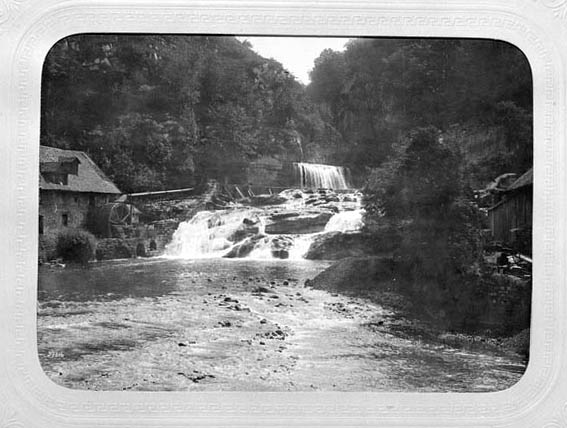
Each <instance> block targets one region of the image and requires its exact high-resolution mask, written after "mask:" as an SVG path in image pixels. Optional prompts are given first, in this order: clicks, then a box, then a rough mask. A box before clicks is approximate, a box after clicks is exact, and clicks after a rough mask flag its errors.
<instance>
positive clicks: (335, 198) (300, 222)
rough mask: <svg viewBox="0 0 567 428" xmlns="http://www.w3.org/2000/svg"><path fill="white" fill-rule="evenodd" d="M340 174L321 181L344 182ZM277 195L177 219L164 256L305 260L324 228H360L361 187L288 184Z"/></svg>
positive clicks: (343, 229)
mask: <svg viewBox="0 0 567 428" xmlns="http://www.w3.org/2000/svg"><path fill="white" fill-rule="evenodd" d="M323 166H325V165H323ZM332 168H334V167H332ZM335 171H340V170H339V169H338V168H337V169H335ZM329 175H330V176H331V174H329ZM337 176H338V174H337ZM337 176H335V177H331V178H329V177H327V178H325V180H328V181H327V182H325V181H324V180H323V179H322V178H321V177H319V179H320V180H321V184H322V185H325V183H328V182H329V181H330V182H332V181H333V180H335V183H338V184H337V185H342V186H343V187H346V180H344V176H342V181H341V180H339V178H337ZM310 183H311V182H310ZM278 196H279V197H281V198H282V199H283V202H282V203H280V204H277V205H264V206H257V207H252V206H246V205H238V206H236V207H231V208H230V209H223V210H216V211H201V212H198V213H197V214H195V216H194V217H193V218H191V219H190V220H187V221H185V222H182V223H180V224H179V226H178V228H177V230H176V231H175V233H174V234H173V237H172V240H171V242H170V243H169V244H168V245H167V246H166V249H165V257H172V258H183V259H203V258H217V257H226V258H248V259H288V260H301V259H303V257H304V255H305V254H306V253H307V251H308V250H309V248H310V246H311V244H312V243H313V241H314V240H315V239H316V238H317V237H318V236H320V235H321V234H325V233H328V232H342V233H350V232H356V231H358V230H360V229H361V228H362V226H363V220H362V219H363V213H364V210H363V208H362V205H361V197H360V194H359V192H341V193H336V192H333V191H332V190H325V191H319V192H312V191H305V192H303V191H301V190H299V189H288V190H284V191H282V192H280V193H279V195H278ZM332 211H334V214H333V215H331V213H332ZM274 225H277V227H276V228H275V229H274Z"/></svg>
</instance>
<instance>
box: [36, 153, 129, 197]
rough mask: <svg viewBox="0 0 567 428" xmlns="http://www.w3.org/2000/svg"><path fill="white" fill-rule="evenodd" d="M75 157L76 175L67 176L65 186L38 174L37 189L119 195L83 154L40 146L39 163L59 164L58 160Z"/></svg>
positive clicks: (115, 188) (116, 189) (112, 184)
mask: <svg viewBox="0 0 567 428" xmlns="http://www.w3.org/2000/svg"><path fill="white" fill-rule="evenodd" d="M71 157H75V158H77V160H78V161H79V165H78V174H77V175H74V174H69V175H68V176H67V184H59V183H53V182H50V181H48V180H46V179H45V177H43V176H42V174H41V173H40V174H39V188H40V189H42V190H61V191H67V192H88V193H111V194H119V193H121V192H120V190H118V188H117V187H116V186H115V185H114V183H113V182H112V181H110V180H109V179H108V177H107V176H106V175H105V174H104V173H103V172H102V171H101V170H100V168H99V167H98V166H96V164H95V163H94V162H93V161H92V160H91V158H90V157H89V156H88V155H87V154H86V153H85V152H81V151H77V150H63V149H57V148H55V147H47V146H40V148H39V162H40V164H41V163H52V162H59V161H60V158H67V159H68V158H71Z"/></svg>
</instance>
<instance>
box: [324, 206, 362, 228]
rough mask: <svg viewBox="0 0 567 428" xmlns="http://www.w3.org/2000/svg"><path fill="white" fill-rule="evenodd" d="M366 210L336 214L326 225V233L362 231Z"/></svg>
mask: <svg viewBox="0 0 567 428" xmlns="http://www.w3.org/2000/svg"><path fill="white" fill-rule="evenodd" d="M363 215H364V210H362V209H357V210H353V211H343V212H340V213H337V214H335V215H334V216H333V217H331V219H330V220H329V222H328V223H327V224H326V225H325V232H343V233H344V232H355V231H357V230H360V229H362V226H364V222H363V220H362V218H363Z"/></svg>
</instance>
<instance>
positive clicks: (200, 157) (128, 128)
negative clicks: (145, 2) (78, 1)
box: [41, 35, 340, 192]
mask: <svg viewBox="0 0 567 428" xmlns="http://www.w3.org/2000/svg"><path fill="white" fill-rule="evenodd" d="M42 103H43V105H42V128H41V143H42V144H44V145H49V146H54V147H61V148H70V149H79V150H84V151H86V152H87V153H88V154H89V155H90V156H91V157H92V158H93V160H94V161H95V162H96V163H97V164H98V165H99V166H100V167H101V168H102V169H103V171H105V172H106V173H107V174H108V176H109V177H110V178H111V179H112V180H113V181H114V182H115V183H116V184H117V185H118V187H119V188H120V189H121V190H123V191H125V192H130V191H143V190H154V189H164V188H179V187H184V186H188V185H194V184H195V183H196V182H197V183H198V182H199V181H203V180H205V179H206V178H211V177H215V178H220V176H222V175H223V174H227V173H230V171H231V170H235V169H236V170H238V169H239V167H240V168H241V167H242V165H245V164H246V163H247V162H249V161H250V160H253V159H255V158H257V157H260V156H264V155H269V156H276V157H277V156H279V157H284V158H289V159H293V160H300V159H302V158H303V159H314V160H321V157H324V156H325V153H327V152H330V151H332V150H333V146H334V145H336V144H337V142H338V141H339V140H340V136H339V135H338V133H337V132H336V131H334V129H333V128H332V126H330V125H329V124H328V123H327V122H325V121H324V120H323V119H322V118H321V115H320V113H319V111H318V108H317V107H316V106H315V105H314V104H313V103H310V102H308V101H307V99H306V96H305V93H304V88H303V86H302V85H301V84H300V83H299V82H297V81H296V80H295V78H294V77H293V76H292V75H290V74H289V73H288V72H287V71H286V70H285V69H284V68H283V67H282V65H281V64H279V63H277V62H276V61H274V60H268V59H265V58H262V57H260V56H259V55H257V54H256V53H254V52H253V51H252V50H251V49H250V46H249V45H248V44H247V43H246V42H244V43H241V42H239V41H238V40H236V39H235V38H233V37H207V36H134V35H132V36H128V35H78V36H72V37H69V38H66V39H64V40H62V41H60V42H59V43H57V44H56V45H55V46H54V47H53V49H52V50H51V51H50V53H49V55H48V57H47V60H46V62H45V66H44V75H43V87H42ZM227 164H228V165H227ZM229 179H230V177H229Z"/></svg>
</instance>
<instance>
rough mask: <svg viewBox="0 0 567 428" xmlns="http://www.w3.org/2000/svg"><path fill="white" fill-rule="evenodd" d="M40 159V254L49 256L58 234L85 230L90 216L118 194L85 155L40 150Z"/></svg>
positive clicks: (65, 151)
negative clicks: (68, 230)
mask: <svg viewBox="0 0 567 428" xmlns="http://www.w3.org/2000/svg"><path fill="white" fill-rule="evenodd" d="M39 156H40V167H39V169H40V170H39V236H40V253H41V252H42V250H43V252H47V253H49V252H50V251H52V250H53V248H51V247H53V246H54V245H55V241H56V237H57V235H58V234H59V233H60V232H61V231H63V230H65V229H67V228H86V223H87V218H88V216H89V214H90V213H92V212H93V211H94V210H95V209H96V208H97V207H100V206H102V205H104V204H106V203H108V202H110V201H113V200H114V199H116V198H117V197H118V196H119V195H120V190H118V188H117V187H116V186H115V185H114V183H112V181H110V180H109V179H108V178H107V177H106V175H105V174H104V173H103V172H102V171H101V170H100V169H99V168H98V167H97V166H96V165H95V163H94V162H93V161H92V160H91V159H90V158H89V157H88V156H87V154H86V153H84V152H81V151H76V150H63V149H57V148H54V147H47V146H41V147H40V155H39ZM41 255H42V254H40V256H41ZM44 255H45V254H44Z"/></svg>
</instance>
